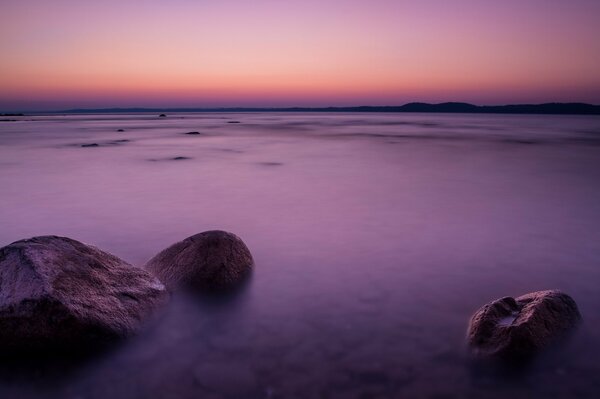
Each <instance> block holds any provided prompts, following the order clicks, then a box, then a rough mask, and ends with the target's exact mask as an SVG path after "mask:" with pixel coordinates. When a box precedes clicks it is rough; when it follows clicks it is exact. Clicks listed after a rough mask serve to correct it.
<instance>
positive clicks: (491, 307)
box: [467, 290, 581, 358]
mask: <svg viewBox="0 0 600 399" xmlns="http://www.w3.org/2000/svg"><path fill="white" fill-rule="evenodd" d="M580 320H581V315H580V313H579V310H578V308H577V304H576V303H575V301H574V300H573V299H572V298H571V297H570V296H569V295H567V294H565V293H563V292H561V291H558V290H549V291H538V292H533V293H530V294H526V295H523V296H520V297H518V298H516V299H515V298H511V297H505V298H501V299H498V300H495V301H493V302H491V303H489V304H487V305H485V306H483V307H482V308H481V309H479V310H478V311H477V312H475V314H474V315H473V316H472V318H471V321H470V323H469V329H468V332H467V339H468V342H469V346H470V347H471V348H472V349H473V351H474V353H475V354H477V355H479V356H486V357H487V356H492V357H502V358H515V357H525V356H530V355H533V354H535V353H536V352H537V351H539V350H540V349H543V348H544V347H546V346H548V345H549V344H550V343H551V342H553V341H555V340H556V339H558V338H561V337H562V336H564V335H565V333H567V332H568V331H569V330H571V329H573V328H574V327H575V326H576V325H577V324H578V323H579V321H580Z"/></svg>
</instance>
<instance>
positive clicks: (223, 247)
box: [146, 230, 254, 290]
mask: <svg viewBox="0 0 600 399" xmlns="http://www.w3.org/2000/svg"><path fill="white" fill-rule="evenodd" d="M253 266H254V260H253V259H252V254H250V250H248V247H247V246H246V244H244V242H243V241H242V240H241V239H240V238H239V237H238V236H236V235H235V234H232V233H228V232H225V231H220V230H213V231H205V232H203V233H199V234H196V235H193V236H191V237H188V238H186V239H185V240H183V241H180V242H178V243H175V244H173V245H171V246H170V247H168V248H167V249H165V250H163V251H162V252H160V253H159V254H158V255H156V256H155V257H154V258H152V259H150V260H149V261H148V263H147V264H146V268H147V269H148V270H150V271H151V272H153V273H154V274H155V275H156V276H158V278H159V279H161V281H162V282H163V283H164V284H165V285H166V286H167V287H168V288H169V289H174V288H177V287H179V286H192V287H198V288H201V289H206V290H221V289H226V288H231V287H233V286H234V285H236V283H239V282H240V281H242V280H243V279H244V278H245V277H246V276H247V275H248V274H249V272H250V271H251V270H252V268H253Z"/></svg>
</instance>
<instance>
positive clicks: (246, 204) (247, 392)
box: [0, 113, 600, 399]
mask: <svg viewBox="0 0 600 399" xmlns="http://www.w3.org/2000/svg"><path fill="white" fill-rule="evenodd" d="M18 119H20V121H18V122H0V226H2V228H1V229H0V245H6V244H9V243H11V242H13V241H16V240H18V239H21V238H26V237H30V236H35V235H44V234H57V235H64V236H69V237H72V238H75V239H78V240H80V241H83V242H86V243H89V244H93V245H96V246H98V247H100V248H102V249H104V250H107V251H109V252H112V253H114V254H116V255H118V256H120V257H122V258H124V259H125V260H127V261H129V262H131V263H134V264H139V265H141V264H143V263H144V262H145V261H146V260H148V259H149V258H150V257H152V256H153V255H154V254H155V253H157V252H158V251H160V250H162V249H163V248H164V247H166V246H168V245H170V244H171V243H173V242H175V241H178V240H180V239H183V238H185V237H187V236H189V235H192V234H195V233H198V232H201V231H204V230H211V229H223V230H229V231H231V232H234V233H236V234H238V235H239V236H240V237H242V238H243V239H244V241H245V242H246V243H247V245H248V247H249V248H250V250H251V251H252V253H253V255H254V257H255V260H256V264H257V265H256V270H255V273H254V275H253V277H252V280H251V281H250V283H249V284H248V285H247V286H246V287H245V288H244V289H243V290H242V292H240V293H239V295H237V296H236V297H234V298H232V299H230V300H229V301H225V302H213V301H209V300H206V299H202V298H194V299H190V298H185V297H183V296H175V297H174V298H173V300H172V302H171V304H170V306H169V307H168V308H167V309H165V310H164V311H163V312H162V313H161V314H160V315H159V316H158V320H157V321H156V322H154V323H151V324H149V325H148V326H147V329H146V330H145V331H144V332H143V333H142V334H141V335H140V336H138V337H136V338H134V339H132V340H130V341H128V342H127V343H125V344H124V345H122V346H120V347H118V348H116V349H114V350H112V351H109V352H108V353H106V354H104V355H102V356H98V357H95V358H92V359H89V360H87V361H86V362H84V363H82V364H79V365H78V366H77V367H75V368H72V369H69V370H68V371H67V370H62V369H60V368H57V367H51V368H48V367H43V368H42V367H30V368H28V369H25V370H17V371H15V370H5V369H2V371H1V372H0V397H2V398H7V397H15V398H36V397H57V398H59V397H60V398H107V397H108V398H112V399H120V398H149V397H157V398H220V397H225V398H387V397H395V398H432V399H434V398H435V399H442V398H488V397H489V398H506V397H509V396H510V397H512V398H531V397H544V398H555V397H560V398H577V397H581V398H592V397H598V396H597V395H598V394H599V393H600V380H599V379H598V378H597V376H598V374H599V373H600V360H598V359H600V291H599V290H598V283H599V282H600V118H598V117H575V116H492V115H441V114H440V115H425V114H398V115H387V114H385V115H374V114H276V113H273V114H269V113H262V114H170V115H169V116H168V117H167V118H158V117H157V116H156V115H148V114H146V115H144V114H138V115H100V116H96V115H93V116H90V115H77V116H34V117H24V118H18ZM231 121H239V122H241V123H237V124H233V123H228V122H231ZM117 129H124V130H125V131H124V132H117ZM190 131H197V132H199V133H200V134H199V135H186V134H184V133H186V132H190ZM122 140H127V141H122ZM94 143H95V144H98V146H95V147H82V145H85V144H94ZM177 157H185V158H186V159H178V160H175V159H174V158H177ZM549 288H559V289H562V290H564V291H566V292H567V293H570V294H571V295H572V296H573V297H574V299H575V300H576V301H577V302H578V304H579V306H580V310H581V312H582V314H583V317H584V319H585V321H584V324H583V325H582V327H581V328H580V329H579V330H578V331H577V333H576V334H575V335H574V336H573V337H572V339H571V340H570V341H569V342H568V343H567V344H565V345H563V346H561V347H560V348H557V349H556V350H555V351H552V352H548V353H545V354H544V355H542V356H540V357H539V358H538V359H537V361H536V362H534V363H533V364H531V365H529V366H528V367H526V368H525V369H523V370H519V371H518V372H516V373H514V374H513V375H505V374H504V373H500V372H498V371H495V370H487V368H485V367H481V366H478V365H474V364H472V363H471V362H470V361H469V359H468V357H467V356H466V353H465V343H464V336H465V330H466V326H467V323H468V320H469V317H470V315H471V314H472V312H473V311H475V310H476V309H477V308H478V307H480V306H481V305H483V304H485V303H486V302H489V301H490V300H493V299H495V298H498V297H502V296H506V295H520V294H524V293H526V292H530V291H535V290H541V289H549Z"/></svg>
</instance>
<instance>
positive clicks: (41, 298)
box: [0, 236, 168, 349]
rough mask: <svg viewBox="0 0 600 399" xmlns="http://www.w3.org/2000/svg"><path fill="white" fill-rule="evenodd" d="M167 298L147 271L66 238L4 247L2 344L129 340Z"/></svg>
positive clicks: (0, 254)
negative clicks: (127, 338) (129, 336)
mask: <svg viewBox="0 0 600 399" xmlns="http://www.w3.org/2000/svg"><path fill="white" fill-rule="evenodd" d="M167 299H168V294H167V291H166V289H165V287H164V286H163V284H162V283H161V282H160V281H158V280H157V279H156V278H155V277H153V276H152V275H151V274H150V273H148V272H147V271H146V270H144V269H142V268H139V267H135V266H132V265H130V264H128V263H126V262H124V261H123V260H121V259H119V258H117V257H116V256H114V255H111V254H109V253H107V252H104V251H101V250H99V249H98V248H95V247H92V246H89V245H85V244H83V243H81V242H79V241H75V240H72V239H70V238H66V237H56V236H42V237H34V238H31V239H27V240H21V241H17V242H14V243H12V244H10V245H8V246H6V247H3V248H1V249H0V345H1V346H3V347H22V346H26V347H29V348H32V349H35V348H38V347H46V346H48V345H50V346H51V345H69V346H72V345H79V344H82V345H88V344H91V343H93V342H94V343H95V342H99V341H106V340H112V339H115V338H121V337H126V336H128V335H131V334H133V333H135V332H137V331H138V329H139V327H140V325H141V323H142V322H143V320H144V319H145V318H146V317H147V316H149V314H150V313H151V312H152V311H153V310H154V309H155V308H156V307H157V306H158V305H160V304H162V303H164V302H165V301H166V300H167Z"/></svg>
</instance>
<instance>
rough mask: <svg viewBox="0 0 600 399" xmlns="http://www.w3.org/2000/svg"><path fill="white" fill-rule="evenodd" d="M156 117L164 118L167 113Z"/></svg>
mask: <svg viewBox="0 0 600 399" xmlns="http://www.w3.org/2000/svg"><path fill="white" fill-rule="evenodd" d="M158 117H159V118H166V117H167V115H165V114H160V115H158Z"/></svg>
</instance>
